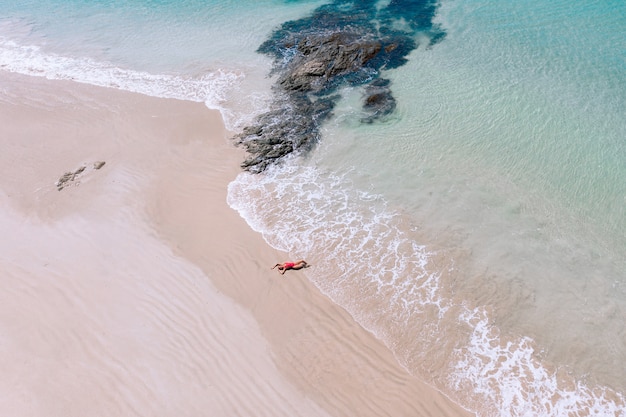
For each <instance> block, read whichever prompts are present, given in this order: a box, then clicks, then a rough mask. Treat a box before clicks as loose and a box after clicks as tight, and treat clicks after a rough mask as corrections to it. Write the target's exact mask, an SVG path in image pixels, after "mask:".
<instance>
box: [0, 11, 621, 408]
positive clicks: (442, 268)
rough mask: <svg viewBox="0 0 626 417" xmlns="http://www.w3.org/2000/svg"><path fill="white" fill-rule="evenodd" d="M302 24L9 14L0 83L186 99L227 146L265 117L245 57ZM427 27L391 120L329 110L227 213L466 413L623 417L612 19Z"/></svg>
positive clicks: (613, 14)
mask: <svg viewBox="0 0 626 417" xmlns="http://www.w3.org/2000/svg"><path fill="white" fill-rule="evenodd" d="M389 3H390V2H380V7H385V6H386V5H387V4H389ZM321 4H324V2H321V1H278V0H275V1H269V0H266V1H262V2H251V1H243V2H242V1H238V2H233V1H231V2H223V1H222V2H216V1H203V2H201V1H184V2H180V1H179V2H174V1H160V2H156V1H155V2H148V1H144V2H132V3H129V2H123V1H109V2H102V1H100V2H78V1H71V2H67V1H64V2H53V3H50V2H47V3H45V4H44V3H43V2H35V1H30V2H24V1H22V2H13V3H11V4H10V5H2V6H0V16H1V17H0V68H1V69H4V70H9V71H16V72H21V73H26V74H31V75H37V76H42V75H43V76H47V77H49V78H63V79H74V80H76V81H80V82H87V83H92V84H97V85H105V86H111V87H114V88H123V89H128V90H131V91H138V92H141V93H144V94H150V95H156V96H163V97H176V98H181V99H187V100H194V101H204V102H206V103H207V105H208V106H210V107H215V108H220V109H221V110H222V112H223V114H224V116H225V118H226V121H227V123H228V126H229V127H230V128H231V129H233V130H237V129H240V128H242V127H243V126H245V125H246V123H248V122H249V121H250V120H251V119H252V117H253V116H254V115H255V114H258V113H259V112H261V111H262V110H263V109H264V107H265V106H266V105H267V103H268V100H269V99H270V97H271V91H270V87H271V83H272V79H270V78H268V77H267V74H268V72H269V70H270V67H271V61H270V59H269V58H268V57H265V56H262V55H259V54H257V53H255V50H256V48H257V47H258V46H259V45H260V43H261V42H263V41H264V40H265V39H266V38H267V37H268V36H269V34H270V32H271V31H272V29H274V28H276V27H277V26H278V25H279V24H281V23H282V22H284V21H287V20H290V19H296V18H299V17H302V16H304V15H306V14H307V13H309V12H311V11H312V10H313V9H314V8H316V7H318V6H319V5H321ZM437 22H438V23H439V24H440V25H441V27H442V28H443V29H444V30H445V32H446V37H445V38H444V39H443V40H442V41H441V42H439V43H437V44H435V45H433V46H432V47H430V48H425V47H423V46H421V47H419V48H418V49H416V50H414V51H413V52H412V53H411V55H410V57H409V62H408V63H407V64H406V65H404V66H401V67H399V68H396V69H393V70H389V71H386V72H385V74H384V76H385V77H386V78H389V79H391V80H392V91H393V94H394V96H395V97H396V99H397V108H396V111H395V112H394V114H392V115H390V116H389V117H388V118H387V119H386V120H384V121H380V122H377V123H374V124H362V123H361V122H360V119H361V117H362V115H361V113H360V112H361V110H360V100H361V97H362V95H363V91H362V90H361V89H359V88H345V89H343V90H341V93H342V97H343V98H342V100H341V101H340V103H339V104H338V106H337V108H336V109H335V112H334V113H335V115H334V117H333V118H332V119H331V121H330V122H329V123H327V124H326V125H325V126H324V131H323V140H322V142H321V143H320V144H319V145H318V146H317V147H316V148H315V149H314V151H313V152H312V153H311V154H309V155H307V156H306V157H301V158H292V159H291V160H289V161H287V162H286V163H285V164H283V165H282V166H281V167H279V168H277V169H274V170H271V171H270V172H267V173H266V174H264V175H259V176H252V175H249V174H241V175H240V176H239V177H238V178H237V179H236V180H235V181H234V182H233V183H232V184H231V186H230V190H229V203H230V204H231V206H232V207H233V208H235V209H237V210H238V211H239V212H240V213H241V214H242V216H244V218H246V220H247V221H248V222H249V224H250V225H251V226H252V227H253V228H255V230H258V231H259V232H261V233H263V235H264V237H265V238H266V240H267V241H268V242H269V243H270V244H272V245H274V246H276V247H278V248H281V249H284V250H287V251H289V252H291V253H292V254H293V255H294V256H297V257H305V258H306V259H307V260H309V261H311V262H312V263H314V265H315V266H316V267H315V268H311V269H309V270H308V271H307V276H308V277H309V278H310V279H311V280H312V281H313V282H314V283H315V284H316V285H317V286H318V287H319V288H320V289H321V290H322V291H323V292H324V293H325V294H326V295H328V296H329V297H330V298H331V299H332V300H334V301H335V302H336V303H338V304H340V305H342V306H343V307H344V308H346V310H347V311H349V312H350V313H351V314H352V315H353V317H354V318H355V319H356V320H357V321H358V322H359V323H360V324H361V325H363V326H364V327H365V328H367V329H368V330H370V331H372V332H373V333H374V334H376V335H377V336H378V337H379V338H381V339H382V340H383V341H384V342H385V343H386V344H387V345H388V346H389V348H390V349H391V350H392V351H393V352H394V354H395V355H396V357H397V358H398V360H399V362H400V363H402V364H403V365H404V366H405V367H407V369H408V370H409V371H411V372H413V373H415V374H416V375H418V376H419V377H421V378H423V379H425V380H427V381H428V382H429V383H431V384H433V385H435V386H437V387H438V388H440V389H441V390H443V391H444V392H446V393H447V394H448V395H450V397H451V398H453V399H455V400H456V401H458V402H459V403H460V404H462V405H463V406H465V407H467V408H468V409H471V410H474V411H477V412H479V414H480V415H498V416H507V415H511V416H522V415H523V416H526V415H555V416H560V415H599V416H604V415H626V411H625V408H624V407H625V405H624V404H625V403H624V397H623V396H624V393H626V379H625V378H624V375H626V365H624V364H625V363H626V327H625V324H624V323H625V322H626V320H625V319H626V273H625V272H624V271H626V118H625V117H624V110H623V109H624V108H625V104H626V76H625V74H626V36H625V34H626V6H624V3H623V2H620V1H604V2H597V1H587V0H585V1H581V2H576V4H572V3H571V2H563V1H551V2H547V1H545V0H532V1H530V2H523V3H520V2H511V1H504V0H480V1H477V2H471V3H468V2H459V1H456V0H450V1H442V2H441V4H440V6H439V9H438V14H437ZM278 201H280V204H278ZM352 260H357V262H356V263H355V262H353V261H352Z"/></svg>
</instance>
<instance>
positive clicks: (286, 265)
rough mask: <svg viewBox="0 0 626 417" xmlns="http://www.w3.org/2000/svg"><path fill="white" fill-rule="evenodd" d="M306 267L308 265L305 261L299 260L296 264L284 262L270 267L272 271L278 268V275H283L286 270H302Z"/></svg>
mask: <svg viewBox="0 0 626 417" xmlns="http://www.w3.org/2000/svg"><path fill="white" fill-rule="evenodd" d="M307 266H309V264H308V263H307V262H306V261H303V260H300V261H296V262H285V263H282V264H276V265H274V266H273V267H272V269H274V268H276V267H278V270H279V271H280V274H281V275H285V271H286V270H288V269H302V268H306V267H307Z"/></svg>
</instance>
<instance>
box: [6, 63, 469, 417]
mask: <svg viewBox="0 0 626 417" xmlns="http://www.w3.org/2000/svg"><path fill="white" fill-rule="evenodd" d="M0 78H1V79H2V80H3V82H4V83H5V85H6V87H5V89H4V91H3V94H2V95H1V96H0V109H1V110H2V111H0V119H2V120H1V121H2V126H4V127H2V128H0V130H1V131H2V135H1V137H2V138H4V139H0V141H2V146H3V149H6V150H7V151H6V152H4V154H3V156H0V160H1V164H0V169H1V170H2V171H0V173H1V174H2V180H1V182H0V204H2V206H3V207H4V210H3V211H4V212H5V214H4V215H3V217H2V219H1V220H0V224H1V225H3V228H5V229H7V230H8V238H7V239H5V243H4V244H3V246H2V251H3V252H4V253H7V254H8V255H7V260H5V261H4V262H3V263H5V265H3V269H5V270H6V271H8V276H9V278H8V281H7V289H6V290H5V291H4V294H2V296H1V297H2V298H3V299H5V301H6V302H3V303H2V305H3V307H0V329H3V331H2V335H3V336H2V337H0V353H2V355H3V357H5V358H7V359H9V360H7V362H6V363H5V364H4V365H3V366H2V367H0V370H1V371H2V372H3V374H4V375H6V376H7V378H6V380H5V382H4V383H1V382H0V392H2V393H5V395H2V396H0V410H2V411H4V413H3V414H12V415H47V416H49V415H64V416H70V415H110V414H111V412H115V413H118V414H120V415H171V414H172V413H173V412H176V414H179V415H198V413H201V414H209V415H255V416H257V415H268V416H275V415H290V416H292V415H303V416H313V415H315V416H317V415H331V416H350V415H355V416H357V415H358V416H368V415H371V416H380V415H389V416H397V415H412V416H421V415H423V416H428V415H440V416H470V415H472V414H470V413H468V412H467V411H465V410H463V409H462V408H461V407H459V406H457V405H456V404H454V403H452V402H451V401H450V400H449V399H447V397H445V396H444V395H443V394H441V393H440V392H439V391H437V390H435V389H434V388H432V387H430V386H428V385H426V384H425V383H422V382H421V381H419V380H418V379H417V378H415V377H413V376H411V375H409V374H408V373H407V372H406V371H405V370H404V369H403V368H402V367H400V366H399V365H398V363H397V362H396V360H395V358H394V357H393V355H392V354H391V352H390V351H389V350H388V349H387V348H386V347H385V346H384V345H383V344H382V342H380V341H379V340H377V339H376V338H375V337H374V336H373V335H371V334H370V333H369V332H367V331H366V330H364V329H362V328H361V327H360V326H359V325H358V324H356V323H355V322H354V320H353V319H352V318H351V317H350V316H349V314H348V313H347V312H345V310H343V309H342V308H340V307H339V306H337V305H335V304H333V303H332V302H331V301H330V300H328V299H327V298H326V297H325V296H323V295H322V294H321V293H320V292H319V291H318V290H317V288H316V287H315V286H314V285H313V284H312V283H311V282H310V281H308V280H307V279H306V275H305V274H306V270H303V271H288V272H287V273H286V274H285V275H284V276H280V275H279V274H278V273H277V272H276V271H275V270H274V271H272V270H271V269H270V268H271V266H272V265H274V264H275V263H276V262H282V261H286V260H288V255H287V254H284V253H281V252H279V251H277V250H275V249H273V248H271V247H269V245H267V243H266V242H265V241H264V240H263V238H262V237H261V235H259V234H258V233H256V232H254V231H253V230H252V229H251V228H250V227H249V226H248V225H247V224H246V222H245V221H244V220H243V219H242V218H241V217H240V216H239V215H238V213H237V212H235V211H234V210H232V209H231V208H230V207H229V206H228V205H227V203H226V193H227V186H228V183H229V182H230V181H232V180H233V179H234V178H235V177H236V175H237V174H238V173H239V172H241V171H240V169H239V164H240V163H241V161H243V158H244V153H243V151H242V150H240V149H237V148H235V147H234V146H233V144H232V143H230V142H229V140H228V132H226V130H225V129H224V126H223V123H222V120H221V117H220V114H219V112H217V111H216V110H209V109H207V108H206V107H205V106H204V105H203V104H201V103H192V102H183V101H178V100H173V99H159V98H153V97H147V96H142V95H139V94H135V93H129V92H124V91H119V90H111V89H106V88H100V87H94V86H90V85H86V84H77V83H72V82H70V81H49V80H46V79H43V78H34V77H28V76H22V75H16V74H9V73H0ZM33 120H37V122H36V123H33ZM42 138H45V140H42ZM101 161H102V162H105V164H104V165H103V166H101V168H99V169H95V168H94V165H93V164H94V163H96V162H101ZM82 166H85V167H86V168H85V170H84V171H81V172H80V173H78V174H77V175H76V176H75V180H74V181H72V182H70V183H68V186H67V187H66V188H64V189H62V190H60V191H59V190H58V189H57V187H56V186H55V182H56V181H58V180H59V178H60V177H61V176H62V175H63V174H64V173H66V172H76V171H77V170H78V169H80V167H82ZM313 267H314V266H313ZM3 341H4V343H3ZM50 380H54V383H50Z"/></svg>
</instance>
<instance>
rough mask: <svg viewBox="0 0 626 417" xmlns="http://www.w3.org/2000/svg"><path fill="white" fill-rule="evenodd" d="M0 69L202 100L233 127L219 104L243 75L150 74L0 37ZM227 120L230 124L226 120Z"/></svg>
mask: <svg viewBox="0 0 626 417" xmlns="http://www.w3.org/2000/svg"><path fill="white" fill-rule="evenodd" d="M0 70H4V71H9V72H14V73H19V74H24V75H30V76H37V77H45V78H48V79H52V80H71V81H75V82H80V83H85V84H91V85H96V86H100V87H109V88H116V89H120V90H126V91H131V92H134V93H140V94H145V95H148V96H153V97H162V98H174V99H179V100H187V101H195V102H201V103H205V104H206V105H207V107H209V108H213V109H217V110H220V111H222V114H223V115H224V118H225V119H226V122H227V127H228V126H229V125H232V126H235V125H238V123H237V122H236V121H235V120H236V118H237V117H238V115H235V114H234V112H232V111H228V110H226V109H225V108H224V107H223V106H222V105H223V103H224V102H225V101H226V100H227V99H228V95H229V93H230V91H231V90H232V89H234V88H235V87H236V85H237V84H239V83H241V81H242V80H243V78H244V74H243V73H241V72H236V71H225V70H222V69H217V70H214V71H209V72H207V73H205V74H202V75H201V76H198V77H192V76H188V77H185V76H181V75H171V74H151V73H149V72H145V71H134V70H129V69H124V68H120V67H117V66H115V65H112V64H109V63H106V62H98V61H96V60H93V59H90V58H73V57H66V56H61V55H56V54H51V53H45V52H43V51H42V50H41V48H40V47H38V46H34V45H27V46H25V45H20V44H18V43H16V42H15V41H13V40H10V39H6V38H3V37H0ZM229 121H230V123H228V122H229Z"/></svg>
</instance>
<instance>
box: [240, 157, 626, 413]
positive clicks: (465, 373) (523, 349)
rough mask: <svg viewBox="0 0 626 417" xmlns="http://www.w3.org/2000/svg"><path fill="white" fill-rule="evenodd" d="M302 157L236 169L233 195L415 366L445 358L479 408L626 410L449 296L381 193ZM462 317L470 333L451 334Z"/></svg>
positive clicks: (251, 219)
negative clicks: (553, 368)
mask: <svg viewBox="0 0 626 417" xmlns="http://www.w3.org/2000/svg"><path fill="white" fill-rule="evenodd" d="M296 162H300V163H301V162H302V160H299V161H298V160H296V158H294V160H293V161H287V163H285V164H283V165H282V166H281V167H279V168H276V167H274V168H270V169H269V171H268V172H267V173H266V174H262V175H252V174H247V173H242V174H240V175H239V176H238V177H237V179H236V180H235V181H233V182H232V183H231V184H230V185H229V188H228V204H229V205H230V206H231V207H232V208H233V209H235V210H237V211H238V212H239V213H240V215H241V216H242V217H243V218H244V219H245V220H246V221H247V222H248V224H249V225H250V226H251V227H252V228H253V229H254V230H256V231H257V232H260V233H261V234H262V235H263V237H264V238H265V240H266V241H267V242H268V243H269V244H270V245H272V246H274V247H276V248H278V249H280V250H283V251H287V252H290V253H291V254H292V255H293V256H297V257H306V258H307V260H309V261H312V262H313V264H314V265H315V268H314V270H310V271H307V272H306V274H307V276H309V278H311V280H312V281H313V282H314V283H315V284H316V285H317V286H318V288H319V289H320V290H321V291H322V292H323V293H324V294H326V295H327V296H329V297H330V298H331V299H332V300H333V301H334V302H336V303H338V304H339V305H341V306H342V307H344V308H345V309H346V310H347V311H348V312H350V314H351V315H352V316H353V317H354V318H355V320H356V321H357V322H358V323H360V324H361V325H362V326H363V327H364V328H366V329H368V330H369V331H371V332H372V333H373V334H374V335H376V336H377V337H378V338H379V339H381V340H382V341H383V342H385V344H386V345H387V346H388V347H389V348H390V349H391V350H392V351H393V353H394V354H395V355H396V357H397V358H398V361H399V362H400V363H401V364H402V365H403V366H405V367H406V368H407V369H408V370H409V371H412V372H416V373H417V374H420V373H422V374H424V370H425V369H428V366H429V365H427V363H428V362H433V363H434V362H436V360H435V359H437V360H443V361H444V362H446V363H447V364H446V365H445V366H444V367H445V368H447V369H452V373H451V375H450V380H449V381H448V384H447V386H445V387H444V386H442V387H440V388H441V389H445V390H449V391H448V393H449V394H450V395H451V396H452V397H454V398H457V399H459V400H460V401H461V402H462V403H463V405H464V406H467V407H469V408H471V409H473V410H475V411H477V412H478V413H479V415H484V416H491V415H498V416H504V417H508V416H510V417H513V416H515V417H521V416H524V417H526V416H564V415H568V416H569V415H572V416H624V415H625V414H624V398H622V396H621V395H620V394H617V393H614V392H612V391H610V390H609V389H607V388H603V387H594V388H593V389H592V388H589V387H587V386H585V385H584V384H583V383H581V382H579V381H575V380H573V379H572V381H570V383H569V384H568V385H567V386H566V385H564V383H563V380H562V378H561V379H559V378H557V374H556V373H555V372H550V371H549V370H548V368H546V366H545V365H544V364H543V363H542V362H541V361H540V359H538V358H537V357H536V355H535V351H534V348H533V341H532V340H531V339H528V338H519V339H518V340H513V341H506V340H504V339H503V338H502V337H501V336H500V334H499V331H498V329H497V328H496V327H494V326H491V325H489V318H488V316H487V314H486V313H485V311H484V310H483V309H474V310H470V309H467V308H465V307H463V306H462V305H456V306H455V305H453V304H454V301H453V300H452V299H450V298H448V296H446V295H444V294H443V292H442V282H441V277H442V275H441V274H442V272H443V271H441V272H440V271H437V270H432V268H433V266H432V265H430V264H431V262H430V261H431V258H432V256H433V253H431V252H429V251H428V250H427V249H426V248H425V247H424V246H422V245H419V244H418V243H417V242H415V241H413V240H412V239H411V238H410V237H409V236H408V235H407V233H406V232H405V230H406V226H405V225H403V223H402V219H401V218H400V217H401V216H400V215H399V214H397V213H394V212H393V211H392V210H390V209H389V208H388V206H387V203H386V202H385V201H384V199H382V198H381V197H380V196H377V195H373V194H370V193H367V192H363V191H359V190H355V189H354V187H353V185H352V183H351V182H350V181H349V179H348V178H347V177H346V176H341V175H333V174H329V173H322V172H320V171H319V170H318V169H316V168H313V167H305V166H298V165H297V163H296ZM310 257H312V258H313V259H309V258H310ZM451 262H453V261H452V260H451ZM439 267H441V265H440V266H439ZM457 303H458V302H457ZM459 314H460V316H459ZM464 325H468V326H469V327H470V332H469V337H468V338H467V339H462V340H460V341H459V340H452V339H458V338H459V337H460V336H459V335H462V334H465V332H464V331H462V330H461V327H464ZM459 346H463V347H462V348H459ZM433 355H434V356H433ZM429 382H433V381H429Z"/></svg>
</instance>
